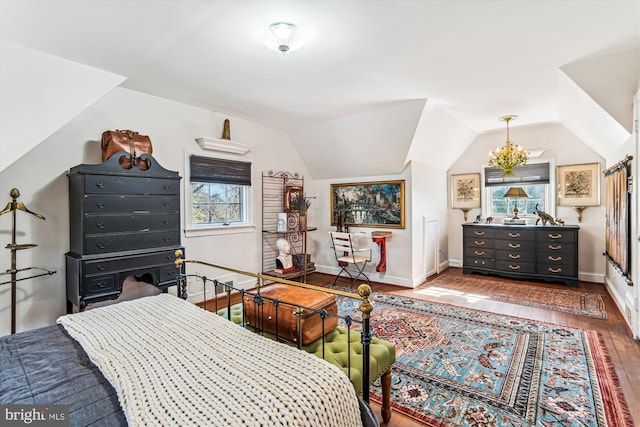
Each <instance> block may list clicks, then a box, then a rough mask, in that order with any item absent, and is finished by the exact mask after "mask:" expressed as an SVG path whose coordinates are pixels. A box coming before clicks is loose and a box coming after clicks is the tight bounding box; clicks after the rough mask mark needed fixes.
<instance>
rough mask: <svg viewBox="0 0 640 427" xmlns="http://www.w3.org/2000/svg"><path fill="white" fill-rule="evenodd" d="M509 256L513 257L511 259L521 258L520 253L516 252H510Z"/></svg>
mask: <svg viewBox="0 0 640 427" xmlns="http://www.w3.org/2000/svg"><path fill="white" fill-rule="evenodd" d="M509 258H511V259H519V258H520V254H516V255H514V254H509Z"/></svg>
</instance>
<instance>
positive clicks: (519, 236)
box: [496, 230, 536, 241]
mask: <svg viewBox="0 0 640 427" xmlns="http://www.w3.org/2000/svg"><path fill="white" fill-rule="evenodd" d="M535 237H536V234H535V232H534V231H533V230H496V239H502V240H517V241H520V240H534V239H535Z"/></svg>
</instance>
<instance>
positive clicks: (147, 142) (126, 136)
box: [101, 129, 153, 171]
mask: <svg viewBox="0 0 640 427" xmlns="http://www.w3.org/2000/svg"><path fill="white" fill-rule="evenodd" d="M101 146H102V161H103V162H106V161H107V160H109V159H110V158H111V156H113V155H114V154H116V153H119V152H121V151H125V152H127V153H129V157H127V156H124V155H123V156H120V158H119V159H118V163H119V164H120V166H121V167H122V168H123V169H131V168H132V167H134V166H137V167H138V168H139V169H140V170H143V171H146V170H147V169H149V168H150V167H151V160H149V158H148V157H145V158H142V155H143V154H148V155H151V154H153V146H152V144H151V138H149V136H147V135H140V134H139V133H138V132H136V131H133V130H118V129H116V130H106V131H104V132H102V143H101Z"/></svg>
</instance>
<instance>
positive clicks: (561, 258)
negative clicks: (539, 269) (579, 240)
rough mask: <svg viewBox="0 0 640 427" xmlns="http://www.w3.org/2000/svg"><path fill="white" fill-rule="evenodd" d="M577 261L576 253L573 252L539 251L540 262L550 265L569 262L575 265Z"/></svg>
mask: <svg viewBox="0 0 640 427" xmlns="http://www.w3.org/2000/svg"><path fill="white" fill-rule="evenodd" d="M574 262H575V255H574V253H573V252H567V253H542V252H539V253H538V264H549V265H561V264H568V265H573V264H574Z"/></svg>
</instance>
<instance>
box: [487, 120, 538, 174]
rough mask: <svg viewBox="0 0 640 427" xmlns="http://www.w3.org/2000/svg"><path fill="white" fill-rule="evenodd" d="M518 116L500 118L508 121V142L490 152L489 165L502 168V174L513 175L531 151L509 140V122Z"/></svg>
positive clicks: (524, 162) (525, 161)
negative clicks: (514, 170)
mask: <svg viewBox="0 0 640 427" xmlns="http://www.w3.org/2000/svg"><path fill="white" fill-rule="evenodd" d="M517 117H518V116H504V117H500V120H502V121H504V122H506V123H507V142H505V143H504V147H498V148H496V149H495V151H491V152H490V153H489V166H490V167H492V168H498V169H502V170H503V171H504V173H503V174H502V176H513V169H514V168H515V167H516V166H520V165H524V164H526V163H527V159H528V158H529V153H528V152H526V151H525V150H524V149H523V148H522V147H521V146H519V145H518V144H512V143H511V141H510V140H509V122H510V121H511V120H515V119H516V118H517Z"/></svg>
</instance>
